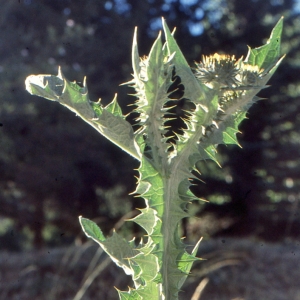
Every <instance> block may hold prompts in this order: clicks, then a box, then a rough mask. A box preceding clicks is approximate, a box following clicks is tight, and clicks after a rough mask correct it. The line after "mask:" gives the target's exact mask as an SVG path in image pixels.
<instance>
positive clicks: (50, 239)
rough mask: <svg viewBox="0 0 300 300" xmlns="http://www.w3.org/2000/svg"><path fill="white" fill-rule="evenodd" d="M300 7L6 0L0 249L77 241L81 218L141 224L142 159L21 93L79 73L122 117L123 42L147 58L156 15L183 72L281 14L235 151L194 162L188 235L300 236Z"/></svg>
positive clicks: (125, 100) (255, 42)
mask: <svg viewBox="0 0 300 300" xmlns="http://www.w3.org/2000/svg"><path fill="white" fill-rule="evenodd" d="M299 12H300V3H299V1H293V0H285V1H283V0H273V1H265V0H247V1H241V0H215V1H212V0H211V1H207V0H201V1H193V0H181V1H179V0H173V1H172V0H168V1H167V0H166V1H156V0H147V1H146V0H145V1H136V0H111V1H99V0H85V1H79V0H77V1H75V0H73V1H71V0H59V1H58V0H57V1H53V0H44V1H37V0H12V1H4V0H2V1H1V10H0V248H1V249H2V250H7V251H15V252H20V251H24V250H28V249H50V248H53V247H60V246H66V245H72V244H74V243H75V241H77V242H78V243H82V242H83V241H85V238H84V237H83V234H82V233H81V229H80V227H79V222H78V216H79V215H83V216H84V217H87V218H90V219H94V220H95V221H97V223H98V224H99V225H100V227H101V228H102V229H103V231H104V232H105V234H109V233H110V231H111V229H112V228H113V227H116V228H118V230H119V231H122V232H123V234H124V236H125V237H128V238H131V237H132V235H133V234H134V235H137V236H139V235H140V234H141V232H140V229H139V228H138V227H137V226H134V225H133V224H130V223H128V224H127V223H126V224H125V225H124V226H123V227H122V229H119V227H120V224H122V223H123V220H124V218H130V217H132V216H133V215H134V214H135V213H136V212H135V210H134V209H135V208H136V207H139V208H140V207H143V202H142V201H141V200H140V199H138V198H134V197H133V196H129V195H128V194H129V193H130V192H132V191H133V190H134V189H135V183H136V179H135V178H134V176H135V175H137V174H136V172H135V171H133V169H136V168H137V167H138V162H137V161H135V160H134V159H133V158H131V157H129V156H128V155H127V154H126V153H124V152H122V151H121V150H119V149H118V148H117V147H116V146H114V145H112V144H110V143H109V142H108V141H106V140H105V138H104V137H102V136H100V135H99V134H98V133H97V132H96V131H95V130H94V129H93V128H91V127H89V126H88V125H87V124H86V123H84V122H83V121H82V120H81V119H79V118H78V117H76V116H75V115H74V113H72V112H70V111H68V110H67V109H66V108H64V107H62V106H60V105H59V104H57V103H53V102H50V101H47V100H45V99H42V98H38V97H34V96H31V95H30V94H28V93H27V92H26V91H25V87H24V81H25V78H26V77H27V76H28V75H30V74H57V69H58V66H61V67H62V70H63V72H64V74H65V76H66V77H67V78H68V79H69V80H76V81H77V82H82V81H83V77H84V76H87V84H88V88H89V93H90V98H91V100H93V101H97V100H98V98H99V97H101V98H102V101H103V103H104V104H107V103H108V102H109V101H111V100H112V98H113V96H114V93H115V92H118V94H119V96H118V99H119V102H120V105H121V106H122V109H123V112H124V114H125V113H128V112H129V111H130V107H128V104H129V103H132V102H133V101H134V100H135V99H134V97H132V96H129V95H128V94H130V93H132V92H133V91H132V90H130V88H128V87H125V86H119V84H121V83H123V82H126V81H128V80H130V79H131V72H132V71H131V61H130V60H131V53H130V51H131V43H132V36H133V31H134V27H135V26H138V42H139V51H140V55H147V54H148V53H149V50H150V47H151V44H152V43H153V41H154V39H155V38H156V36H157V34H158V31H159V30H160V29H161V16H164V17H165V18H166V20H167V24H168V26H169V27H170V28H173V27H177V30H176V35H175V37H176V40H177V42H178V44H179V46H180V47H181V50H182V52H183V53H184V55H185V56H186V58H187V60H188V62H189V63H190V65H191V66H193V64H194V61H199V60H200V59H201V55H208V54H213V53H215V52H218V53H227V54H231V55H236V57H240V56H242V55H243V56H244V57H245V56H246V54H247V45H249V46H251V47H252V48H253V47H257V46H261V45H262V44H263V43H265V42H266V40H267V38H268V37H269V35H270V32H271V30H272V28H273V27H274V25H275V24H276V23H277V21H278V20H279V18H280V17H281V16H282V15H283V16H284V17H285V19H284V31H283V42H282V54H284V53H286V54H287V56H286V58H285V59H284V61H283V63H282V64H281V66H280V67H279V69H278V71H277V72H276V73H275V75H274V77H273V78H271V80H270V82H269V84H270V85H271V86H270V88H268V89H265V90H263V91H262V92H260V93H259V96H261V97H263V98H267V100H262V101H260V102H258V103H257V104H255V105H254V106H253V107H252V108H251V109H250V111H249V114H248V116H249V120H245V121H244V122H243V123H242V125H241V128H240V129H241V132H242V133H241V134H239V135H238V138H239V142H240V144H241V145H242V149H241V148H238V147H236V146H232V147H231V146H230V147H220V148H219V154H220V162H221V165H222V167H223V168H222V169H219V168H218V167H217V166H216V165H215V164H214V163H210V162H206V163H202V164H201V165H200V169H201V171H202V175H201V179H202V180H203V181H205V184H203V183H201V182H200V183H199V184H198V185H197V186H195V187H194V192H195V193H196V194H197V195H198V196H199V197H203V198H206V199H208V200H210V203H209V204H205V205H204V204H194V205H191V211H192V213H193V214H195V215H196V216H198V217H200V218H194V219H190V220H186V221H185V222H184V224H183V231H184V233H185V234H186V236H187V240H189V241H190V242H195V241H196V239H198V238H199V236H204V237H205V238H211V237H217V236H228V237H234V236H235V237H236V236H239V237H248V238H250V237H251V238H253V237H255V238H257V239H259V240H262V241H272V242H280V241H282V240H285V239H287V238H299V235H300V218H299V217H300V208H299V198H300V190H299V186H300V172H299V170H300V168H299V167H300V159H299V157H300V147H299V146H300V133H299V132H300V107H299V106H300V101H299V100H300V99H299V98H300V74H299V66H300V47H299V44H300V34H299V33H300V17H299Z"/></svg>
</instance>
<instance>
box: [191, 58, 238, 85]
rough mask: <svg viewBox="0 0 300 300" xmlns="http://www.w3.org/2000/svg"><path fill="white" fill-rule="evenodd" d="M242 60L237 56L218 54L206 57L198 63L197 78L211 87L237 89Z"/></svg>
mask: <svg viewBox="0 0 300 300" xmlns="http://www.w3.org/2000/svg"><path fill="white" fill-rule="evenodd" d="M241 62H242V61H241V59H239V60H238V61H237V60H236V59H235V56H234V55H233V56H230V55H224V54H221V55H220V54H217V53H215V54H214V55H210V56H204V55H203V59H202V62H200V63H199V64H197V63H196V65H197V68H196V77H197V78H198V79H199V80H200V81H202V82H203V83H204V84H206V85H207V86H209V87H212V88H213V87H215V86H219V87H229V88H230V87H236V86H238V85H239V81H238V79H237V75H238V74H239V72H240V66H241Z"/></svg>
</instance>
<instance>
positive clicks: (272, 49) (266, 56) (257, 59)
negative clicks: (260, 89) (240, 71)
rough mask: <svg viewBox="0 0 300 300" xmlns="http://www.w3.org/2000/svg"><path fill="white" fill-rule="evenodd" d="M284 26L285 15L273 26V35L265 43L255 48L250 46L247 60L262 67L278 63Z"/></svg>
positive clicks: (267, 67) (266, 67)
mask: <svg viewBox="0 0 300 300" xmlns="http://www.w3.org/2000/svg"><path fill="white" fill-rule="evenodd" d="M282 28H283V17H281V18H280V20H279V21H278V23H277V24H276V25H275V27H274V28H273V30H272V33H271V36H270V38H269V40H268V41H267V43H266V44H265V45H263V46H261V47H258V48H254V49H251V48H250V47H249V52H248V55H247V57H246V60H245V62H247V63H249V64H251V65H253V66H258V67H259V68H262V69H269V68H270V67H272V66H273V65H274V64H276V62H277V61H278V58H279V57H280V45H281V34H282Z"/></svg>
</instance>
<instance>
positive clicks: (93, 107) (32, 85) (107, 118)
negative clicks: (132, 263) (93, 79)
mask: <svg viewBox="0 0 300 300" xmlns="http://www.w3.org/2000/svg"><path fill="white" fill-rule="evenodd" d="M25 86H26V90H27V91H28V92H29V93H31V94H32V95H36V96H40V97H44V98H46V99H49V100H52V101H58V102H59V103H60V104H62V105H64V106H66V107H67V108H68V109H70V110H71V111H73V112H75V113H76V114H77V115H78V116H80V117H81V118H82V119H83V120H84V121H85V122H87V123H88V124H90V125H91V126H93V127H94V128H95V129H96V130H97V131H98V132H100V133H101V134H102V135H104V136H105V137H106V138H107V139H109V140H110V141H111V142H113V143H114V144H116V145H117V146H119V147H120V148H121V149H123V150H124V151H126V152H127V153H129V154H130V155H132V156H133V157H135V158H136V159H138V160H140V157H141V153H140V149H139V147H138V145H137V143H136V142H135V139H134V134H133V129H132V126H131V125H130V123H128V122H127V121H126V120H125V119H124V116H123V115H122V112H121V108H120V106H119V105H118V104H117V100H116V96H115V98H114V99H113V101H112V102H111V103H110V104H108V105H107V106H106V107H105V108H103V107H101V104H100V102H98V103H93V102H91V101H90V100H89V97H88V90H87V87H86V82H85V80H84V82H83V87H81V86H79V85H78V84H76V83H74V82H69V81H68V80H66V79H65V77H64V76H63V74H62V72H61V70H60V69H59V71H58V75H57V76H53V75H30V76H28V77H27V78H26V81H25Z"/></svg>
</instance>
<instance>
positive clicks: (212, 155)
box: [26, 18, 283, 300]
mask: <svg viewBox="0 0 300 300" xmlns="http://www.w3.org/2000/svg"><path fill="white" fill-rule="evenodd" d="M282 24H283V19H282V18H281V19H280V20H279V21H278V23H277V25H276V26H275V27H274V29H273V31H272V33H271V36H270V39H269V40H268V41H267V43H266V44H265V45H263V46H261V47H258V48H254V49H251V48H249V50H248V54H247V56H246V58H245V59H243V58H240V59H236V58H235V57H234V56H230V55H224V54H214V55H210V56H204V57H203V60H202V61H201V62H199V63H196V67H195V69H194V71H193V69H191V68H190V66H189V65H188V63H187V61H186V59H185V57H184V56H183V54H182V52H181V50H180V49H179V46H178V45H177V43H176V41H175V39H174V36H173V34H172V33H171V32H170V31H169V28H168V27H167V25H166V23H165V21H164V20H163V31H164V37H165V43H163V42H162V37H161V34H159V35H158V37H157V39H156V40H155V42H154V43H153V45H152V48H151V50H150V53H149V55H148V56H147V57H143V58H140V57H139V52H138V46H137V31H136V32H135V35H134V39H133V46H132V66H133V79H132V80H131V81H130V82H129V83H128V84H129V85H130V86H132V87H133V88H134V89H135V96H136V97H137V99H138V100H137V101H136V102H135V109H134V111H133V112H134V113H135V114H137V115H138V117H137V118H136V121H137V124H135V126H136V128H137V129H136V130H134V129H133V127H132V125H131V124H130V123H129V122H128V121H127V120H126V118H125V116H124V115H123V114H122V110H121V108H120V106H119V104H118V102H117V99H116V97H115V98H114V99H113V101H112V102H111V103H109V104H108V105H106V106H103V105H102V104H101V101H98V102H97V103H96V102H91V101H90V100H89V96H88V90H87V87H86V82H85V80H84V82H83V86H82V87H81V86H79V85H77V84H76V83H72V82H69V81H68V80H67V79H66V78H65V77H64V75H63V73H62V72H61V70H59V73H58V75H57V76H53V75H31V76H29V77H27V79H26V89H27V91H28V92H30V93H31V94H34V95H38V96H41V97H44V98H47V99H49V100H52V101H58V102H59V103H61V104H62V105H64V106H66V107H68V108H69V109H70V110H72V111H73V112H75V113H76V114H77V115H78V116H79V117H81V118H82V119H83V120H84V121H86V122H87V123H89V124H90V125H91V126H93V127H94V128H95V129H96V130H97V131H98V132H99V133H101V134H102V135H103V136H105V137H106V138H107V139H109V140H110V141H111V142H113V143H114V144H116V145H117V146H119V147H120V148H121V149H123V150H124V151H126V152H127V153H129V154H130V155H131V156H133V157H134V158H136V159H137V160H139V161H140V167H139V169H138V171H139V178H138V184H137V188H136V191H135V193H136V194H137V195H139V196H141V197H142V198H144V200H145V204H146V206H145V208H143V209H140V212H141V213H140V214H139V215H138V216H137V217H135V218H133V219H132V220H131V221H134V222H136V223H137V224H139V225H140V226H141V227H143V229H144V230H145V231H146V235H145V237H144V238H143V239H142V240H141V241H140V243H139V244H138V245H136V244H135V242H134V241H130V242H127V241H125V240H124V239H123V238H122V237H121V236H119V235H118V234H117V233H115V232H114V233H113V235H112V236H111V237H108V238H106V237H105V236H104V234H103V233H102V231H101V229H100V228H99V227H98V226H97V225H96V223H94V222H93V221H91V220H88V219H86V218H82V217H80V223H81V226H82V228H83V230H84V232H85V233H86V235H87V236H88V237H90V238H92V239H93V240H95V241H96V242H97V243H98V244H99V245H100V246H101V247H102V248H103V249H104V250H105V251H106V252H107V254H108V255H109V256H110V257H111V258H112V260H113V261H114V262H115V263H116V264H117V265H118V266H120V267H122V268H123V269H124V271H125V273H126V274H128V275H131V276H132V279H133V282H134V285H135V286H134V289H130V290H129V291H126V292H121V291H118V292H119V296H120V299H128V300H138V299H149V297H150V298H151V299H167V300H175V299H178V293H179V292H180V289H181V287H182V285H183V283H184V281H185V279H186V277H187V276H188V274H189V272H190V269H191V267H192V264H193V262H194V261H196V260H199V258H197V257H196V254H197V250H198V247H199V242H198V243H197V244H196V246H195V247H194V249H193V250H192V251H191V252H190V253H188V252H187V251H186V250H185V245H184V244H183V243H182V241H181V236H180V235H179V224H180V221H181V220H182V219H183V218H186V217H188V216H189V214H188V211H187V204H188V203H190V202H191V201H194V200H199V199H198V198H197V197H196V196H195V195H194V194H193V193H192V191H191V190H190V186H191V183H190V180H191V179H197V177H196V176H195V175H194V173H192V171H197V169H196V164H197V163H198V162H199V161H206V160H208V159H209V160H213V161H215V162H216V163H217V164H219V163H218V159H217V155H216V153H217V151H216V146H217V145H220V144H225V145H228V144H236V145H239V144H238V141H237V138H236V134H237V133H238V132H239V129H238V127H239V125H240V123H241V122H242V121H243V120H244V119H245V118H246V113H247V111H248V109H249V108H250V107H251V105H252V104H253V103H255V102H257V101H258V100H259V99H260V98H258V97H257V96H256V94H257V93H258V92H259V91H260V90H261V89H263V88H265V87H266V83H267V81H268V80H269V79H270V77H271V76H272V75H273V74H274V72H275V71H276V69H277V67H278V65H279V64H280V63H281V61H282V57H280V45H281V33H282ZM180 88H181V89H182V90H183V95H181V96H178V94H177V93H176V92H177V90H179V89H180ZM181 100H183V101H184V109H182V114H183V115H182V116H181V118H180V119H181V120H182V121H183V126H182V127H181V128H179V127H178V126H176V123H173V122H174V119H175V121H176V115H175V116H174V111H173V110H172V109H174V106H175V107H178V103H179V102H180V101H181ZM178 119H179V118H178Z"/></svg>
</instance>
